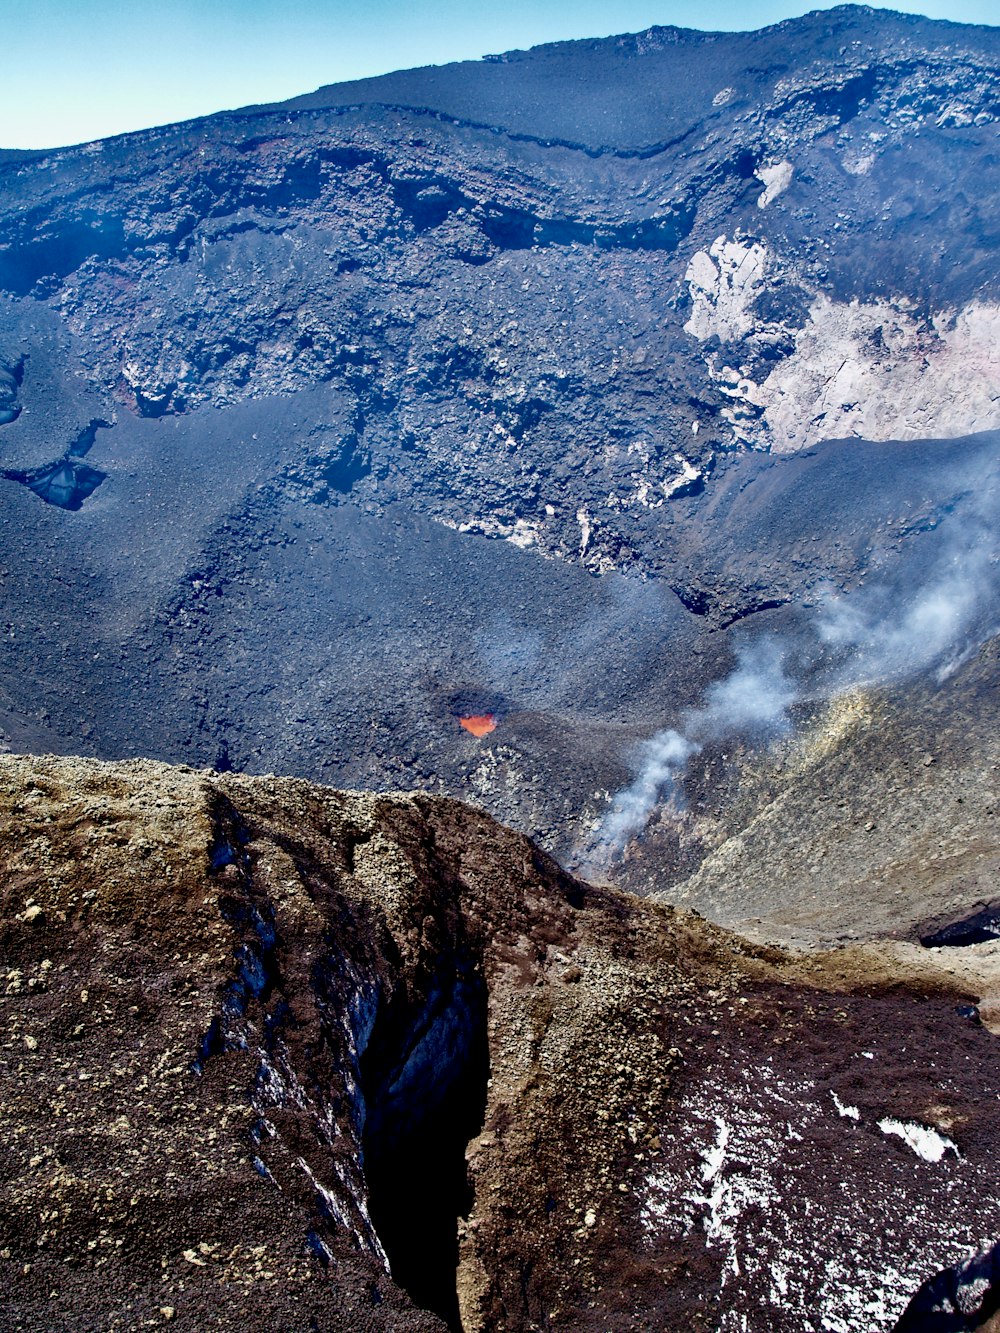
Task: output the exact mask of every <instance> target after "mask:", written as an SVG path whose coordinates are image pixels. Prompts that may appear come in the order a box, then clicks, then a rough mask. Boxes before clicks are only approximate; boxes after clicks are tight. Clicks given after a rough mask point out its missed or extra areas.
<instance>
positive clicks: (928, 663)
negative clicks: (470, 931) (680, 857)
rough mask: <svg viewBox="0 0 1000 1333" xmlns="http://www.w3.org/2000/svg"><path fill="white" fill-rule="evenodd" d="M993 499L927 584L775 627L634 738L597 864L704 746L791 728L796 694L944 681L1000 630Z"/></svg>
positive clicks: (809, 697)
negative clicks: (931, 677) (679, 710)
mask: <svg viewBox="0 0 1000 1333" xmlns="http://www.w3.org/2000/svg"><path fill="white" fill-rule="evenodd" d="M986 509H987V506H986V503H985V501H984V500H983V499H982V498H981V499H980V502H978V503H976V504H974V505H973V506H972V507H971V511H967V512H966V513H965V514H964V515H963V522H962V525H961V532H960V534H959V535H951V536H949V538H948V539H947V540H946V541H943V542H942V543H941V547H940V551H939V556H938V560H937V562H936V565H935V567H934V569H933V571H932V573H931V575H930V576H929V577H928V578H927V580H926V581H925V582H924V583H923V585H922V586H919V587H917V588H916V589H911V590H910V591H909V593H907V592H905V591H904V592H901V591H900V590H899V589H898V588H890V587H889V586H888V585H880V586H875V587H872V588H870V589H865V590H864V591H861V592H858V593H855V594H853V595H851V596H832V595H830V596H827V597H825V598H823V599H821V601H820V604H819V606H818V608H817V610H816V611H815V612H813V613H812V614H811V616H810V618H809V620H808V621H807V623H806V625H805V627H804V630H801V629H800V631H799V632H798V633H796V634H795V636H794V640H793V639H792V637H791V635H789V636H788V638H787V639H783V638H779V637H778V636H771V637H765V638H761V639H758V640H757V641H756V642H754V643H752V644H750V645H746V646H744V647H743V648H742V649H741V650H740V652H739V654H738V658H737V665H736V667H735V669H734V670H733V672H732V673H731V674H730V675H729V676H727V677H726V678H725V679H724V680H722V681H718V682H716V683H715V684H714V685H712V686H710V688H709V689H708V690H707V692H706V694H705V698H704V702H703V703H702V704H701V705H699V706H698V707H696V708H691V709H689V710H688V711H687V712H685V713H684V714H682V716H681V718H680V721H679V723H678V725H677V727H675V728H668V729H665V730H663V731H658V732H657V733H656V734H655V735H654V736H651V737H650V738H649V740H647V741H644V742H643V743H642V744H641V745H640V746H639V747H638V748H637V750H636V752H635V754H634V755H633V765H634V768H635V778H634V780H633V781H632V782H631V783H630V784H629V785H628V786H627V787H625V788H624V789H623V790H621V791H619V792H618V794H617V795H616V796H615V797H614V799H613V801H612V803H611V808H610V809H609V811H608V812H607V814H606V816H605V817H604V820H603V821H602V823H601V826H600V828H599V829H598V831H597V833H596V835H595V838H594V843H593V846H592V849H591V854H590V855H591V859H592V861H593V863H594V864H595V865H596V866H601V865H607V864H608V863H610V862H611V861H613V860H614V859H615V858H616V857H618V856H620V855H621V853H622V851H623V850H624V848H625V846H626V844H627V843H628V841H629V839H630V838H632V837H634V836H635V835H636V834H637V833H640V832H641V831H642V829H643V828H644V827H645V826H646V824H647V822H648V821H649V819H650V816H651V815H652V813H653V811H654V810H655V809H656V808H657V806H658V805H660V804H661V803H663V802H665V801H668V800H671V799H674V800H678V799H680V781H681V779H682V777H683V774H684V770H685V768H686V766H687V764H688V762H689V761H690V759H691V758H692V756H694V755H696V754H698V753H699V751H700V750H702V749H703V748H704V747H705V745H707V744H709V743H711V742H718V741H721V740H724V739H725V738H727V737H729V736H744V737H747V738H749V739H751V740H756V741H758V742H763V741H767V740H769V739H772V738H773V737H775V736H777V735H779V734H781V733H782V732H784V731H787V730H788V728H789V727H790V725H791V722H790V710H791V709H792V708H793V706H794V705H795V704H796V703H799V702H823V701H827V700H830V699H832V698H834V697H836V696H837V695H838V694H841V693H844V692H845V691H848V690H851V689H855V688H857V687H859V686H868V687H871V686H875V685H883V684H887V683H889V682H891V681H894V680H900V679H903V678H906V677H910V676H916V675H919V674H921V673H925V672H928V671H933V672H934V673H935V675H936V678H937V680H938V681H941V680H944V679H945V678H946V677H947V676H948V675H949V674H950V673H951V672H952V671H953V670H954V669H955V668H956V667H957V666H958V665H959V664H960V663H961V661H962V660H964V658H965V657H967V656H968V655H969V654H970V653H971V652H972V651H974V650H975V648H976V647H978V645H979V644H981V643H982V642H983V641H984V640H985V639H986V638H988V637H990V636H991V635H992V634H995V633H996V632H997V627H996V625H995V624H994V623H993V621H992V620H990V619H988V617H989V616H992V615H993V613H994V610H995V607H996V595H995V594H996V590H995V588H994V586H993V585H994V582H995V563H996V556H995V553H994V541H993V539H992V533H991V531H990V528H989V525H988V523H987V521H986ZM793 648H794V651H793ZM789 663H794V671H790V669H789Z"/></svg>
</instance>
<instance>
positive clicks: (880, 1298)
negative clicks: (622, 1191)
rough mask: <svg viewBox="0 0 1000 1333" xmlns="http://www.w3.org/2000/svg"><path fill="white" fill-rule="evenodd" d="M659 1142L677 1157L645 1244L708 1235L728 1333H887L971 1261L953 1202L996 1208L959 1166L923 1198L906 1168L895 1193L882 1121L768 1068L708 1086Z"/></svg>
mask: <svg viewBox="0 0 1000 1333" xmlns="http://www.w3.org/2000/svg"><path fill="white" fill-rule="evenodd" d="M727 1075H728V1077H727ZM831 1098H832V1101H831ZM931 1132H933V1131H931ZM659 1133H660V1137H661V1139H662V1141H663V1142H664V1143H665V1144H667V1143H669V1144H671V1145H673V1146H672V1148H671V1150H670V1153H669V1157H668V1158H667V1160H665V1161H661V1162H657V1163H656V1164H655V1166H653V1167H652V1168H651V1169H650V1170H649V1173H648V1175H647V1177H646V1179H645V1181H644V1182H643V1183H642V1185H641V1186H640V1187H639V1190H638V1198H639V1204H640V1218H641V1221H642V1224H643V1228H644V1231H645V1235H646V1241H647V1244H648V1246H649V1248H650V1249H651V1250H656V1249H658V1248H659V1247H660V1246H663V1247H669V1248H670V1249H673V1248H674V1247H675V1246H676V1245H677V1244H678V1243H679V1242H682V1241H683V1240H684V1239H685V1238H687V1239H688V1242H689V1243H690V1240H691V1238H693V1237H695V1236H697V1235H699V1234H700V1235H701V1236H703V1238H704V1243H705V1246H706V1249H707V1251H708V1252H709V1254H712V1255H715V1256H716V1257H717V1260H718V1263H717V1271H718V1278H717V1284H718V1285H717V1287H716V1288H715V1291H714V1293H713V1292H712V1290H711V1288H710V1287H709V1288H706V1296H707V1297H708V1298H711V1299H715V1300H717V1301H718V1302H719V1309H718V1315H717V1319H716V1323H715V1326H716V1327H717V1328H718V1329H720V1330H722V1329H742V1330H745V1333H773V1330H775V1329H777V1328H781V1329H793V1328H794V1329H796V1330H797V1331H801V1333H822V1331H823V1330H827V1331H829V1333H883V1331H887V1330H889V1329H891V1328H892V1327H893V1325H894V1323H895V1321H896V1320H897V1319H898V1318H899V1316H900V1314H901V1313H902V1311H903V1309H904V1307H905V1306H906V1304H907V1302H908V1301H909V1299H910V1297H911V1296H912V1295H913V1293H914V1292H915V1291H916V1290H917V1288H918V1287H919V1286H920V1284H921V1282H922V1281H923V1280H924V1278H925V1277H926V1276H927V1272H928V1271H931V1270H933V1269H934V1268H935V1267H941V1268H944V1267H947V1266H950V1265H951V1264H954V1263H956V1262H959V1261H960V1260H961V1259H962V1258H964V1257H965V1255H966V1253H967V1248H965V1247H966V1246H967V1244H968V1241H967V1239H966V1238H964V1237H963V1235H962V1234H961V1233H962V1227H966V1228H967V1227H968V1225H969V1222H968V1218H965V1219H964V1220H963V1221H962V1222H961V1223H960V1224H958V1225H956V1223H957V1218H956V1216H955V1215H954V1208H953V1206H952V1204H951V1200H952V1199H953V1198H954V1197H956V1196H955V1194H954V1193H953V1192H954V1191H958V1195H959V1196H964V1197H968V1198H970V1199H971V1198H979V1197H980V1191H984V1193H983V1196H982V1197H985V1198H989V1199H991V1200H992V1198H993V1196H992V1194H991V1193H990V1189H989V1187H988V1183H987V1179H986V1174H987V1173H986V1172H985V1171H984V1170H983V1169H981V1168H978V1167H975V1166H973V1165H971V1164H970V1163H967V1162H966V1161H964V1160H963V1159H959V1158H958V1157H957V1156H956V1157H955V1158H949V1160H948V1162H947V1164H946V1165H945V1166H943V1167H942V1168H941V1169H940V1170H939V1171H937V1172H933V1173H929V1174H928V1176H927V1183H926V1185H922V1186H920V1188H919V1189H918V1188H915V1187H914V1185H913V1177H912V1175H911V1174H910V1169H909V1168H906V1167H905V1166H904V1165H903V1159H902V1158H900V1159H899V1166H898V1167H896V1166H893V1165H892V1164H891V1163H890V1170H891V1171H892V1172H894V1173H895V1172H898V1173H899V1174H898V1184H899V1187H898V1188H894V1187H892V1186H891V1185H890V1184H889V1183H888V1182H889V1181H890V1180H891V1179H892V1178H893V1177H892V1176H889V1177H886V1176H885V1175H884V1173H876V1172H873V1171H871V1170H866V1168H865V1163H866V1159H867V1160H868V1161H872V1162H874V1161H879V1160H881V1161H885V1156H884V1149H883V1148H882V1147H881V1146H880V1145H881V1142H882V1141H881V1139H880V1136H879V1132H878V1129H877V1128H876V1125H875V1124H874V1123H872V1124H871V1125H870V1126H868V1125H867V1124H866V1123H865V1122H864V1120H863V1118H862V1116H861V1113H860V1111H858V1109H857V1108H856V1107H852V1106H848V1105H846V1104H845V1103H843V1102H841V1100H840V1099H839V1098H838V1097H837V1096H836V1094H834V1093H832V1091H830V1090H828V1091H824V1090H823V1089H821V1088H817V1087H816V1086H815V1085H814V1084H813V1083H811V1082H809V1081H807V1080H804V1079H797V1078H792V1077H788V1076H785V1075H783V1074H781V1073H779V1072H778V1071H776V1070H775V1069H774V1068H773V1067H772V1066H768V1065H764V1066H763V1067H761V1068H758V1069H757V1070H756V1071H747V1070H745V1069H740V1070H736V1069H735V1068H734V1067H732V1066H731V1067H730V1068H729V1069H728V1070H726V1069H720V1070H719V1071H717V1072H716V1073H714V1074H713V1075H712V1076H710V1077H709V1078H707V1079H705V1080H703V1081H700V1082H699V1083H697V1084H696V1085H695V1086H694V1087H693V1088H692V1090H691V1092H690V1093H689V1094H688V1095H687V1097H686V1098H685V1100H684V1101H683V1103H682V1104H681V1105H680V1106H679V1107H678V1109H677V1112H676V1114H675V1116H673V1117H672V1118H671V1120H670V1121H669V1122H668V1123H666V1124H664V1125H662V1126H660V1130H659ZM939 1137H940V1136H939ZM817 1182H823V1183H821V1184H817ZM835 1182H836V1184H835ZM987 1212H988V1213H989V1216H988V1217H987V1216H985V1215H982V1214H980V1213H977V1214H976V1217H975V1226H976V1228H977V1230H978V1229H979V1228H980V1227H981V1228H982V1229H983V1230H984V1231H989V1230H990V1228H993V1229H995V1227H996V1225H997V1224H1000V1203H997V1202H991V1203H990V1205H989V1207H988V1208H987ZM744 1311H746V1312H748V1313H743V1312H744Z"/></svg>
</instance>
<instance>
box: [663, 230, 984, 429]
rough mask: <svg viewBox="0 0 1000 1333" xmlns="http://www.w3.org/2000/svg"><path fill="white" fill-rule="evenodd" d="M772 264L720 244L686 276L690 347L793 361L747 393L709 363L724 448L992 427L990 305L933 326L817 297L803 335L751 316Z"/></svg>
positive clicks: (888, 310) (715, 359) (750, 247)
mask: <svg viewBox="0 0 1000 1333" xmlns="http://www.w3.org/2000/svg"><path fill="white" fill-rule="evenodd" d="M777 267H778V266H777V264H776V262H775V261H774V259H773V258H772V256H770V255H769V254H768V252H767V250H766V249H765V247H764V246H763V245H762V244H760V243H759V242H749V241H728V240H727V239H726V238H725V237H724V236H720V237H719V238H718V239H717V240H716V241H714V242H713V244H712V246H711V248H710V249H709V250H701V251H699V252H698V253H697V254H696V255H695V256H694V257H693V258H692V260H691V262H690V264H689V265H688V270H687V282H688V290H689V292H690V296H691V303H692V309H691V314H690V317H689V319H688V321H687V323H686V324H685V326H684V327H685V330H686V331H687V332H688V333H689V334H691V336H692V337H695V338H697V339H699V341H702V342H704V341H706V340H708V339H710V338H718V339H719V340H720V342H722V343H724V344H725V343H727V342H728V343H732V342H739V341H740V340H742V339H744V338H746V337H748V336H750V337H751V338H753V339H754V340H755V341H757V342H758V343H759V344H760V346H761V347H762V348H766V347H767V346H768V345H772V346H773V345H774V344H776V343H783V344H786V345H787V343H788V342H789V341H791V342H792V344H793V350H792V351H791V352H790V353H789V354H788V355H786V356H785V357H784V358H783V359H781V360H779V361H778V362H777V364H775V365H774V368H773V370H771V372H770V374H769V375H768V376H767V377H766V379H764V380H762V381H760V382H757V381H755V380H753V379H751V378H750V377H749V376H748V375H747V374H746V373H745V370H744V369H742V368H740V367H735V366H733V365H731V364H728V363H727V362H726V361H725V360H724V358H723V355H722V354H721V353H720V352H718V351H712V352H710V353H709V354H708V356H707V357H706V364H707V366H708V370H709V374H710V376H711V377H712V379H713V380H714V382H715V384H716V386H717V387H718V388H719V389H720V390H721V392H722V393H723V394H724V395H725V396H726V397H727V398H728V399H729V400H730V401H729V405H728V406H727V407H725V408H724V409H723V410H722V416H723V417H724V418H725V419H726V420H727V421H728V422H729V425H730V427H731V429H732V433H733V437H734V439H735V440H736V441H737V442H738V443H740V444H743V445H747V446H749V447H750V448H755V449H768V450H770V451H771V452H773V453H782V454H784V453H795V452H797V451H798V450H800V449H804V448H808V447H810V446H812V445H814V444H817V443H818V442H819V441H821V440H834V439H846V438H851V437H854V438H860V439H867V440H913V439H928V438H935V437H940V438H954V437H956V436H960V435H969V434H973V433H975V432H977V431H986V430H993V429H996V428H998V427H1000V305H996V304H990V303H987V302H982V301H973V302H970V304H968V305H967V306H965V307H964V308H963V309H962V310H945V311H939V312H938V313H937V314H935V315H934V316H933V317H932V318H931V319H929V320H928V319H925V318H922V317H920V316H918V315H917V314H915V313H914V312H913V310H912V308H908V307H907V303H906V302H905V301H902V300H900V301H889V300H885V299H880V300H878V301H870V302H860V301H851V302H842V301H833V300H831V299H830V298H829V297H828V296H825V295H822V294H821V295H817V296H816V297H815V299H814V300H813V303H812V306H811V307H810V310H809V315H808V318H807V320H806V322H805V325H804V327H802V328H800V329H795V328H790V327H787V326H783V325H780V324H773V323H771V324H769V323H768V322H766V321H764V320H762V319H760V318H759V317H758V316H756V315H755V313H754V309H753V307H754V303H755V301H756V300H757V298H758V297H759V296H760V295H761V293H762V292H764V291H765V290H766V288H767V286H768V282H769V275H770V274H771V273H772V272H774V271H775V270H776V269H777Z"/></svg>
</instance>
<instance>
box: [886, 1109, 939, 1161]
mask: <svg viewBox="0 0 1000 1333" xmlns="http://www.w3.org/2000/svg"><path fill="white" fill-rule="evenodd" d="M878 1127H879V1129H880V1130H881V1131H882V1133H883V1134H894V1135H896V1137H897V1138H900V1139H902V1140H903V1142H904V1143H905V1144H906V1146H907V1147H908V1148H912V1149H913V1151H914V1152H915V1153H916V1154H917V1156H918V1157H922V1158H923V1159H924V1161H925V1162H940V1161H941V1159H942V1158H943V1157H944V1155H945V1153H947V1152H953V1153H954V1154H955V1156H956V1157H957V1156H958V1144H956V1143H955V1142H953V1140H951V1139H949V1138H948V1137H947V1136H946V1135H944V1134H939V1133H938V1131H937V1130H936V1129H929V1128H928V1127H927V1126H926V1125H918V1124H917V1122H916V1121H915V1120H895V1119H893V1118H892V1117H891V1116H886V1117H885V1119H884V1120H880V1121H879V1122H878Z"/></svg>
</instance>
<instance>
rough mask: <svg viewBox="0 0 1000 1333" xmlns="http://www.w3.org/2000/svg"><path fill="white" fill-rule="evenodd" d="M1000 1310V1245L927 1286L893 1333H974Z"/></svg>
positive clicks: (933, 1279) (911, 1304)
mask: <svg viewBox="0 0 1000 1333" xmlns="http://www.w3.org/2000/svg"><path fill="white" fill-rule="evenodd" d="M998 1311H1000V1242H998V1243H997V1244H996V1245H994V1246H993V1248H992V1249H991V1250H987V1251H986V1253H985V1254H977V1255H975V1256H974V1257H973V1258H972V1259H967V1260H966V1261H965V1263H962V1264H957V1265H956V1266H955V1267H954V1268H945V1269H943V1270H942V1271H941V1272H939V1273H936V1274H935V1275H934V1276H933V1277H932V1278H928V1280H927V1281H926V1282H925V1283H924V1284H923V1286H922V1287H920V1289H919V1290H918V1292H917V1294H916V1295H915V1296H914V1297H913V1299H912V1300H911V1301H910V1303H909V1305H908V1306H907V1307H906V1309H905V1310H904V1311H903V1314H902V1316H901V1318H900V1319H899V1320H898V1322H897V1323H896V1324H895V1325H894V1326H893V1330H892V1333H972V1330H974V1329H977V1328H982V1327H983V1326H984V1325H985V1323H986V1321H987V1319H989V1318H990V1316H991V1315H995V1314H996V1313H997V1312H998Z"/></svg>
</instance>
